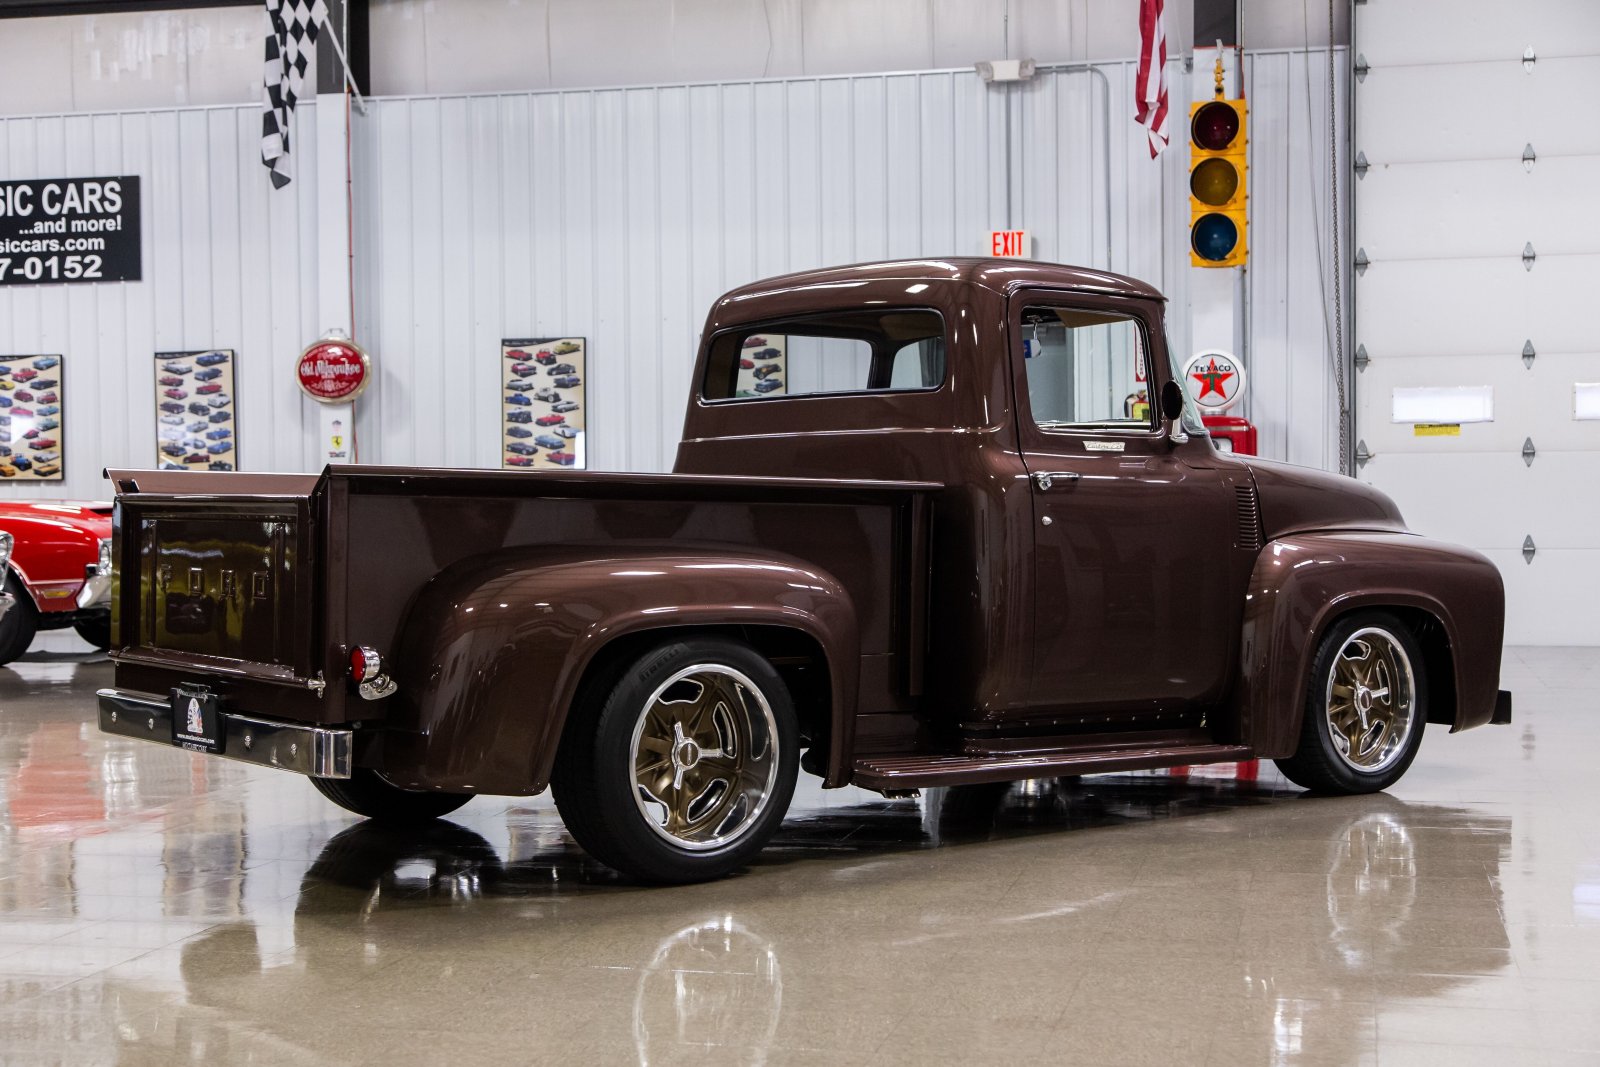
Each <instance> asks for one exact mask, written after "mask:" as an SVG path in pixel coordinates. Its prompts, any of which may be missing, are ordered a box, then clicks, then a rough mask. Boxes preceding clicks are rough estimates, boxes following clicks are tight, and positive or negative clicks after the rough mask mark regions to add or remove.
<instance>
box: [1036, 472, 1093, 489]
mask: <svg viewBox="0 0 1600 1067" xmlns="http://www.w3.org/2000/svg"><path fill="white" fill-rule="evenodd" d="M1081 477H1083V476H1082V475H1081V474H1079V473H1078V472H1077V471H1034V472H1033V484H1034V485H1035V486H1037V487H1038V488H1040V489H1049V488H1050V487H1051V486H1053V485H1055V483H1057V482H1075V481H1077V480H1078V479H1079V478H1081Z"/></svg>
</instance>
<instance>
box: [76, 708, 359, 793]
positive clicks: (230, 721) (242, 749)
mask: <svg viewBox="0 0 1600 1067" xmlns="http://www.w3.org/2000/svg"><path fill="white" fill-rule="evenodd" d="M96 696H98V697H99V698H100V729H101V731H102V732H104V733H108V734H116V735H117V736H119V737H134V738H138V739H139V740H141V741H153V742H155V743H156V744H158V745H167V746H170V747H173V748H177V747H180V746H177V745H174V744H173V741H172V706H171V705H170V704H168V703H167V702H166V701H164V700H153V699H151V698H150V697H148V696H142V695H135V694H132V693H123V692H119V691H118V690H115V689H102V690H100V692H99V693H97V694H96ZM222 721H223V737H224V740H223V743H222V751H221V752H220V753H217V755H220V756H222V757H224V758H225V759H231V760H238V761H239V762H241V763H254V764H255V765H256V766H258V767H276V768H277V769H279V770H281V771H294V772H295V773H296V774H305V775H310V776H312V777H314V778H348V777H350V768H351V765H352V763H353V760H352V758H351V754H352V752H353V750H354V748H355V733H354V731H352V730H336V729H329V728H328V727H325V726H299V725H295V724H292V723H286V722H273V721H272V720H270V719H257V718H254V717H252V716H248V715H238V714H234V713H231V712H227V711H224V712H223V713H222Z"/></svg>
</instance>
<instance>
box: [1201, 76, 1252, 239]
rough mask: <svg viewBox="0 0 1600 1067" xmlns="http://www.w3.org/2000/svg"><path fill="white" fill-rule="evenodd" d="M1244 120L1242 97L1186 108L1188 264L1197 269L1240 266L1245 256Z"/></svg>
mask: <svg viewBox="0 0 1600 1067" xmlns="http://www.w3.org/2000/svg"><path fill="white" fill-rule="evenodd" d="M1248 118H1249V108H1247V107H1246V106H1245V102H1244V101H1243V100H1223V99H1221V98H1220V96H1219V97H1218V98H1217V99H1215V100H1203V101H1201V102H1200V103H1197V104H1192V105H1190V107H1189V262H1190V263H1192V264H1193V265H1194V266H1196V267H1239V266H1243V265H1244V263H1245V261H1246V260H1247V259H1248V258H1249V242H1248V240H1247V237H1248V230H1249V219H1248V217H1247V214H1246V211H1245V205H1246V202H1247V201H1248V199H1249V195H1248V192H1247V190H1246V187H1247V182H1246V180H1245V178H1246V173H1247V171H1248V169H1249V167H1248V165H1247V164H1246V162H1245V148H1246V146H1247V145H1248V144H1249V143H1250V137H1249V133H1248V131H1247V130H1246V122H1247V120H1248Z"/></svg>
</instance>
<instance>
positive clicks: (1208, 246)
mask: <svg viewBox="0 0 1600 1067" xmlns="http://www.w3.org/2000/svg"><path fill="white" fill-rule="evenodd" d="M1189 244H1190V246H1191V247H1192V248H1193V249H1194V254H1195V255H1197V256H1199V257H1200V258H1201V259H1205V260H1209V261H1211V262H1212V263H1220V262H1222V261H1223V260H1225V259H1227V258H1228V256H1229V254H1230V253H1232V252H1233V250H1234V249H1235V248H1237V247H1238V246H1239V227H1237V226H1235V225H1234V224H1233V220H1232V219H1230V218H1228V216H1226V215H1218V214H1217V213H1215V212H1212V213H1211V214H1209V215H1201V216H1200V219H1199V221H1197V222H1196V223H1195V224H1194V229H1192V230H1190V231H1189Z"/></svg>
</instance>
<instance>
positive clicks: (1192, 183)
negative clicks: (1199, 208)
mask: <svg viewBox="0 0 1600 1067" xmlns="http://www.w3.org/2000/svg"><path fill="white" fill-rule="evenodd" d="M1189 191H1190V192H1191V193H1193V194H1194V198H1195V199H1196V200H1198V201H1200V202H1201V203H1202V204H1209V205H1210V206H1212V207H1221V206H1222V205H1223V204H1226V203H1227V202H1228V201H1230V200H1232V199H1233V194H1234V193H1237V192H1238V191H1239V170H1238V168H1237V167H1235V166H1234V165H1233V164H1232V163H1231V162H1229V161H1228V160H1226V159H1219V158H1217V157H1215V156H1213V157H1212V158H1211V159H1207V160H1203V161H1201V163H1200V165H1199V166H1198V167H1196V168H1194V173H1192V174H1190V175H1189Z"/></svg>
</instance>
